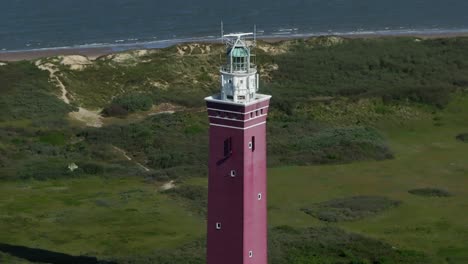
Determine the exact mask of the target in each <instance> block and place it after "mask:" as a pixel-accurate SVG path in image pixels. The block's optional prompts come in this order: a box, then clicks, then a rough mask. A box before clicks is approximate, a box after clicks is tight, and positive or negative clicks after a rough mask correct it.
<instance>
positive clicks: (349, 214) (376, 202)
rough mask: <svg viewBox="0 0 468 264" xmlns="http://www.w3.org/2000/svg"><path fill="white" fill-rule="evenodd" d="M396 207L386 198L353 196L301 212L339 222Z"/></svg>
mask: <svg viewBox="0 0 468 264" xmlns="http://www.w3.org/2000/svg"><path fill="white" fill-rule="evenodd" d="M398 205H400V202H399V201H393V200H391V199H388V198H386V197H380V196H355V197H349V198H341V199H334V200H330V201H325V202H321V203H318V204H314V205H312V206H310V207H309V208H303V209H301V210H302V211H303V212H304V213H306V214H308V215H311V216H313V217H316V218H318V219H319V220H321V221H325V222H340V221H355V220H358V219H362V218H365V217H369V216H373V215H376V214H378V213H380V212H382V211H385V210H387V209H390V208H392V207H396V206H398Z"/></svg>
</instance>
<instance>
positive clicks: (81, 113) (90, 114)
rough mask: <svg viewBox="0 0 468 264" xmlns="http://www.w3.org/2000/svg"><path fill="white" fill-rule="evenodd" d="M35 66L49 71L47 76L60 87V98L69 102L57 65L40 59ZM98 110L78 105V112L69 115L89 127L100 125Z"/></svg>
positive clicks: (100, 119)
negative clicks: (58, 74)
mask: <svg viewBox="0 0 468 264" xmlns="http://www.w3.org/2000/svg"><path fill="white" fill-rule="evenodd" d="M36 66H37V67H38V68H39V69H40V70H43V71H48V72H49V78H50V79H51V80H52V81H53V82H54V83H55V85H56V86H57V87H58V88H60V91H61V93H62V94H61V95H60V97H59V98H60V100H62V101H63V102H64V103H66V104H68V105H69V104H70V99H69V98H68V96H69V93H68V91H67V88H66V87H65V85H64V84H63V82H62V81H61V80H60V78H59V77H58V76H57V74H56V73H57V72H58V71H59V70H58V69H57V66H56V65H54V64H52V63H42V61H41V60H38V61H36ZM99 112H100V111H91V110H88V109H86V108H82V107H79V108H78V112H71V113H69V116H70V117H71V118H73V119H75V120H78V121H81V122H84V123H85V124H86V125H87V126H90V127H102V125H103V122H102V116H101V115H100V114H99Z"/></svg>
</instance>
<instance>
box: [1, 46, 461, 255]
mask: <svg viewBox="0 0 468 264" xmlns="http://www.w3.org/2000/svg"><path fill="white" fill-rule="evenodd" d="M467 41H468V40H467V39H465V38H459V39H449V40H424V41H422V40H415V39H413V38H395V39H384V40H340V39H335V38H330V39H327V38H318V39H311V40H307V41H290V42H283V43H277V44H274V45H272V44H268V45H267V44H262V45H264V46H263V48H264V49H267V48H268V49H270V53H269V52H268V49H267V51H259V67H260V69H261V74H262V78H263V80H265V83H264V84H263V85H264V87H265V88H263V89H264V90H263V91H266V92H268V93H272V94H273V96H274V97H273V98H274V101H273V102H272V111H271V112H270V116H269V125H268V137H269V146H268V147H269V173H268V177H269V195H268V199H269V200H268V201H269V206H268V210H269V225H270V230H271V231H270V235H271V239H270V255H271V258H270V259H271V261H272V262H271V263H273V264H286V263H287V264H313V263H321V264H338V263H339V264H351V263H354V264H356V263H362V264H368V263H379V264H390V263H408V264H410V263H421V264H426V263H440V264H463V263H468V253H467V252H468V214H467V213H466V212H467V211H468V189H467V188H466V186H468V160H467V157H468V155H467V153H468V143H466V142H465V141H464V138H465V137H464V136H461V135H464V134H466V133H468V95H467V93H466V91H467V88H468V81H467V80H468V78H467V77H466V76H468V64H466V63H465V62H464V61H468V59H464V58H465V56H466V57H468V55H467V54H468V53H467V52H466V49H465V48H464V46H465V43H466V42H467ZM386 47H389V48H388V49H387V48H386ZM184 49H185V51H183V50H184ZM181 50H182V52H181ZM189 50H191V51H190V52H188V51H189ZM272 50H273V51H274V52H272ZM184 52H185V53H184ZM219 52H221V49H220V47H219V46H211V47H208V46H206V45H201V46H200V45H199V46H196V45H192V44H190V45H188V46H187V45H185V46H184V45H182V46H179V47H172V48H169V49H166V50H160V51H155V52H149V53H141V52H132V53H130V54H119V55H111V56H108V57H104V58H100V59H99V60H97V61H96V62H94V63H93V65H92V66H87V68H85V69H84V70H82V71H76V70H72V69H70V68H68V67H66V66H64V65H59V64H60V59H58V58H51V59H47V60H44V61H48V62H50V63H53V64H57V66H56V67H58V69H59V70H60V72H59V73H58V74H57V76H59V78H61V80H62V81H63V83H64V84H65V85H66V86H67V88H69V91H70V94H71V96H72V97H71V98H70V99H71V100H72V105H71V106H70V105H66V104H65V103H63V102H62V101H60V100H59V99H57V94H58V93H59V92H58V91H57V89H56V87H54V84H53V83H50V82H48V80H47V73H45V72H42V71H39V70H38V69H37V68H36V67H35V66H34V64H32V63H29V62H19V63H16V64H15V63H10V64H9V65H8V66H3V67H2V68H0V82H2V83H5V84H7V85H6V88H5V89H2V90H0V93H1V94H2V97H1V99H0V103H1V104H0V112H1V113H0V262H1V263H29V262H28V261H27V260H26V259H27V257H28V256H30V255H33V254H32V253H31V251H32V250H33V249H34V248H39V249H43V250H46V251H50V252H49V253H47V252H46V255H47V254H54V252H55V253H64V254H69V255H73V256H79V255H85V256H90V257H97V258H98V259H100V260H109V261H115V262H117V263H161V264H171V263H188V264H199V263H203V262H204V236H205V215H204V214H205V210H204V208H205V206H206V185H207V179H206V165H205V164H206V159H207V126H208V124H207V119H206V113H205V112H204V110H203V108H202V103H203V102H202V100H201V98H203V96H204V95H207V94H210V93H212V92H213V91H214V90H216V82H217V80H216V76H215V74H216V67H215V65H217V64H218V62H219V54H218V53H219ZM273 53H274V54H273ZM298 58H303V59H301V60H298ZM317 65H318V66H317ZM192 68H195V69H196V70H195V71H194V72H190V71H189V69H192ZM278 69H280V70H278ZM306 69H309V70H310V69H314V71H313V74H310V75H308V72H310V71H308V70H306ZM168 73H170V74H168ZM331 73H334V74H331ZM435 73H437V74H435ZM190 74H193V75H190ZM327 74H328V75H327ZM100 76H104V78H101V77H100ZM301 76H307V77H306V78H302V77H301ZM427 78H429V79H427ZM35 87H38V89H35ZM187 87H189V88H190V89H187ZM286 91H288V94H285V92H286ZM142 95H143V96H142ZM146 95H148V96H147V97H145V96H146ZM281 97H285V98H287V100H280V99H278V98H281ZM148 98H150V99H151V101H152V103H153V104H155V105H158V104H160V103H166V104H168V105H169V106H170V107H169V108H170V109H172V108H171V107H175V109H177V111H176V113H174V114H159V115H149V114H146V113H147V112H146V110H148V106H150V103H151V102H149V101H148V100H146V99H148ZM28 105H33V106H34V107H31V108H30V107H28ZM112 105H114V106H115V107H114V108H113V110H118V111H117V113H123V117H122V116H121V117H112V118H108V119H106V120H105V122H104V123H105V126H104V127H102V128H88V127H84V126H83V124H81V123H79V122H76V121H72V122H70V119H69V118H68V117H67V112H69V111H73V110H74V109H75V106H84V107H92V108H106V107H109V106H112ZM122 110H124V111H123V112H122ZM142 110H143V111H142ZM119 111H120V112H119ZM151 111H152V110H149V111H148V113H152V112H151ZM127 112H130V113H131V114H129V115H128V116H127V117H125V115H126V114H128V113H127ZM132 112H135V113H132ZM117 116H118V115H117ZM135 116H138V118H134V117H135ZM128 158H130V159H131V160H128ZM71 163H76V164H77V165H78V167H79V168H78V169H77V170H76V171H74V172H70V171H69V170H68V169H67V166H68V165H69V164H71ZM298 165H301V166H298ZM142 166H146V167H145V168H148V170H149V171H146V170H144V169H142ZM171 180H173V181H174V182H175V185H176V188H175V189H172V190H169V191H162V190H161V186H163V185H164V184H167V183H168V182H169V181H171ZM422 188H433V189H436V190H441V191H440V192H441V193H445V192H446V193H449V194H450V196H447V197H432V196H420V195H415V194H412V193H410V192H409V191H410V190H415V189H422ZM356 196H370V197H374V196H378V197H384V198H388V199H391V200H392V201H395V206H391V207H389V208H387V209H385V210H383V211H379V212H377V213H375V214H370V215H369V216H365V217H364V218H359V219H358V220H354V221H341V220H338V221H337V222H325V221H321V220H319V219H318V218H317V217H315V216H314V215H309V214H306V213H305V212H304V210H302V209H304V208H311V207H313V206H314V205H317V204H334V203H336V201H339V202H340V201H344V204H348V205H349V206H351V208H344V209H343V208H341V210H342V212H344V213H345V214H346V212H348V211H347V210H353V208H352V206H353V199H355V198H353V197H356ZM377 201H378V200H377ZM381 201H384V200H381ZM369 206H370V208H373V206H374V205H369ZM377 206H378V204H377ZM364 209H366V208H364ZM319 210H323V211H324V212H321V213H326V214H333V213H334V211H333V208H332V211H331V212H329V211H327V210H328V209H327V208H325V207H323V208H319ZM332 216H333V215H332ZM12 246H22V247H25V248H24V249H22V250H23V251H22V252H23V254H22V255H21V254H20V255H19V256H18V254H17V255H15V254H13V253H12V252H9V248H11V247H12ZM28 252H29V253H28ZM9 253H11V254H13V255H15V256H12V255H11V254H9ZM70 257H72V256H70ZM93 263H95V262H93Z"/></svg>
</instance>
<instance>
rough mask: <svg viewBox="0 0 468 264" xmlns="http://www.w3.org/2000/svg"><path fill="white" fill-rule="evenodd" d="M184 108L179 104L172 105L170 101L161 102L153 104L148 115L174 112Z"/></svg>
mask: <svg viewBox="0 0 468 264" xmlns="http://www.w3.org/2000/svg"><path fill="white" fill-rule="evenodd" d="M182 109H184V108H183V107H181V106H177V105H173V104H170V103H162V104H159V105H153V107H152V108H151V110H150V111H149V113H148V115H149V116H154V115H160V114H174V113H175V112H177V111H181V110H182Z"/></svg>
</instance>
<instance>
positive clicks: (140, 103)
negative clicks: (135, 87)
mask: <svg viewBox="0 0 468 264" xmlns="http://www.w3.org/2000/svg"><path fill="white" fill-rule="evenodd" d="M152 105H153V100H152V99H151V97H150V96H149V95H147V94H144V93H129V94H125V95H123V96H120V97H117V98H115V99H114V100H113V101H112V104H111V106H110V107H109V108H108V109H107V110H108V112H111V111H114V112H117V113H120V114H122V113H123V112H124V110H126V111H128V112H129V113H131V112H136V111H148V110H149V109H150V108H151V106H152ZM119 107H120V108H119Z"/></svg>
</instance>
